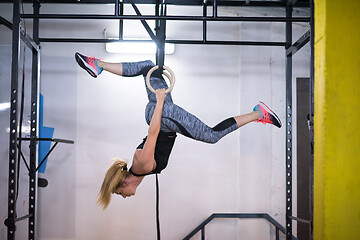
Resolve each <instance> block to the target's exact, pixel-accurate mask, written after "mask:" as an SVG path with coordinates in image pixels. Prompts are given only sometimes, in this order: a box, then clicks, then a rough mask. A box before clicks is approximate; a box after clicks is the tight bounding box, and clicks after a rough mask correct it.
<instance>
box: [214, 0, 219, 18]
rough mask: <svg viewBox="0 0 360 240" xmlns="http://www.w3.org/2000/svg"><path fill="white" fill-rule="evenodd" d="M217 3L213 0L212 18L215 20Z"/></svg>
mask: <svg viewBox="0 0 360 240" xmlns="http://www.w3.org/2000/svg"><path fill="white" fill-rule="evenodd" d="M217 16H218V15H217V1H216V0H213V18H217Z"/></svg>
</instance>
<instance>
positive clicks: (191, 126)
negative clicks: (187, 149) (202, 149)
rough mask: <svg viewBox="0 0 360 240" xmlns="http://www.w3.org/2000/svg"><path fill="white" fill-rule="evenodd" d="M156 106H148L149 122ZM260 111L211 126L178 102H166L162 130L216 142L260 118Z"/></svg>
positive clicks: (146, 111) (151, 104)
mask: <svg viewBox="0 0 360 240" xmlns="http://www.w3.org/2000/svg"><path fill="white" fill-rule="evenodd" d="M154 108H155V103H152V102H150V103H149V104H148V105H147V106H146V110H145V113H146V121H147V123H148V124H149V123H150V121H151V117H152V114H153V111H154ZM259 116H260V114H259V112H257V111H256V112H251V113H249V114H245V115H240V116H236V117H231V118H228V119H226V120H224V121H222V122H220V123H219V124H217V125H216V126H215V127H209V126H208V125H206V124H205V123H204V122H202V121H201V120H200V119H198V118H197V117H196V116H194V115H193V114H191V113H189V112H187V111H186V110H184V109H183V108H181V107H179V106H177V105H176V104H170V103H165V104H164V107H163V114H162V118H161V131H164V132H178V133H180V134H182V135H184V136H186V137H189V138H192V139H195V140H198V141H202V142H206V143H216V142H218V141H219V140H220V139H221V138H223V137H224V136H226V135H227V134H229V133H231V132H233V131H235V130H236V129H238V128H239V127H241V126H244V125H245V124H247V123H250V122H253V121H255V120H257V119H258V118H259Z"/></svg>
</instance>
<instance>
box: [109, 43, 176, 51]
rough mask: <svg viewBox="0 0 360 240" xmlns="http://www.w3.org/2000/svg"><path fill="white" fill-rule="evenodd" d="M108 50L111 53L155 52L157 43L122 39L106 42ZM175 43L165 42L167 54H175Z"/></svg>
mask: <svg viewBox="0 0 360 240" xmlns="http://www.w3.org/2000/svg"><path fill="white" fill-rule="evenodd" d="M106 51H107V52H109V53H133V54H155V53H156V44H155V43H154V42H142V41H138V42H136V41H133V42H131V41H120V42H109V43H106ZM174 52H175V45H174V44H172V43H165V54H173V53H174Z"/></svg>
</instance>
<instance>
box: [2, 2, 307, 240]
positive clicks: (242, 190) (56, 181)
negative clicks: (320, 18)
mask: <svg viewBox="0 0 360 240" xmlns="http://www.w3.org/2000/svg"><path fill="white" fill-rule="evenodd" d="M9 8H11V7H8V9H9ZM3 9H4V8H3V7H2V8H1V12H2V13H1V16H4V15H5V16H8V15H6V14H8V13H4V11H3ZM41 11H42V12H43V13H48V12H54V13H55V12H59V13H61V12H63V13H64V12H65V13H71V12H92V13H104V14H105V13H106V14H111V13H112V8H111V6H109V7H104V6H102V7H99V6H98V8H97V9H96V10H93V8H91V7H90V6H82V7H81V9H75V8H74V7H69V6H63V5H43V6H42V8H41ZM141 11H142V12H143V13H144V14H146V13H147V11H149V13H152V10H149V9H145V8H141ZM178 11H179V10H176V11H175V10H174V9H172V8H169V13H172V14H175V13H177V14H180V15H181V14H188V15H191V14H198V15H201V13H202V10H201V8H198V9H196V10H193V9H190V8H181V12H180V13H179V12H178ZM231 13H232V10H229V9H227V10H226V11H220V12H219V14H231ZM8 19H9V18H8ZM27 26H28V28H31V23H27ZM201 27H202V23H184V22H178V23H171V24H168V30H167V36H168V38H169V39H200V38H201ZM40 28H41V29H40V36H41V37H89V38H102V37H103V29H104V28H106V29H107V32H108V36H115V35H116V31H117V30H116V29H117V23H116V22H112V21H91V20H86V21H85V20H79V21H76V22H74V21H69V20H63V21H55V20H50V21H46V22H45V21H41V24H40ZM0 30H1V31H2V32H3V31H4V29H3V27H2V28H1V29H0ZM130 30H133V31H130ZM306 30H307V29H306V27H302V26H297V27H295V29H294V34H295V35H298V36H300V34H302V33H304V32H305V31H306ZM5 31H7V30H5ZM29 31H30V30H29ZM125 31H126V33H128V35H127V36H131V37H136V36H146V32H145V30H143V27H142V26H141V24H140V23H137V22H134V21H129V22H126V23H125ZM7 33H9V31H7ZM1 36H3V35H1ZM4 36H5V35H4ZM284 36H285V34H284V24H264V23H263V24H254V23H246V24H245V23H244V24H238V23H230V22H224V23H210V24H209V34H208V37H209V40H239V39H241V40H264V41H270V40H272V41H283V40H284V38H285V37H284ZM1 39H2V40H1V42H2V43H4V42H5V43H6V42H7V43H9V40H8V38H6V37H4V38H3V37H2V38H1ZM296 39H297V37H294V40H296ZM76 51H79V52H81V53H83V54H89V55H94V56H97V57H100V58H103V59H105V60H108V61H137V60H143V59H151V60H154V56H152V55H136V56H131V55H117V54H108V53H106V52H105V48H104V44H71V43H43V44H42V48H41V92H42V94H43V95H44V97H45V106H44V107H45V109H44V115H45V116H44V125H46V126H51V127H55V134H54V135H55V137H59V138H66V139H73V140H75V144H74V145H65V144H59V145H58V146H57V149H56V150H55V151H54V152H53V153H52V155H51V159H50V160H49V163H48V166H47V169H46V172H45V174H44V177H45V178H47V179H48V180H49V186H48V187H47V188H45V189H39V203H40V204H39V205H40V206H39V215H38V217H39V218H38V223H39V228H38V229H39V233H38V236H39V239H43V240H50V239H51V240H52V239H77V240H83V239H86V240H92V239H94V240H95V239H109V240H111V239H119V238H121V239H132V240H135V239H155V237H156V225H155V176H148V177H146V178H145V179H144V181H143V183H142V184H141V186H140V187H139V189H138V191H137V193H136V196H135V197H132V198H129V199H122V198H121V197H118V196H114V197H113V199H112V202H111V204H110V206H109V208H108V209H107V210H105V211H102V210H101V209H100V208H99V207H97V206H96V196H97V194H98V191H99V188H100V185H101V182H102V178H103V176H104V173H105V171H106V169H107V168H108V167H109V165H110V164H111V162H110V159H111V158H113V157H120V158H123V159H127V160H128V161H129V163H131V158H132V154H133V152H134V149H135V148H136V146H137V145H138V144H139V143H140V142H141V140H142V138H143V137H144V136H145V135H146V131H147V125H146V123H145V121H144V108H145V105H146V103H147V97H146V94H145V89H144V82H143V79H142V77H136V78H123V77H119V76H115V75H112V74H109V73H103V74H102V75H101V76H99V77H98V78H97V79H94V78H91V77H90V76H89V75H88V74H87V73H86V72H85V71H83V70H82V69H80V68H79V67H78V66H77V65H76V62H75V60H74V56H73V55H74V53H75V52H76ZM302 51H304V52H305V53H302V55H300V57H299V58H297V59H296V61H298V62H296V63H297V64H294V76H298V77H306V76H309V70H308V69H309V68H308V66H309V64H308V58H309V51H308V49H307V48H306V49H305V50H302ZM284 55H285V52H284V49H283V48H282V47H246V46H244V47H238V46H202V45H177V46H176V49H175V54H173V55H169V56H166V59H165V64H166V65H167V66H169V67H170V68H172V69H173V71H174V72H175V74H176V79H177V82H176V86H175V88H174V91H173V92H172V95H173V99H174V102H175V103H177V104H178V105H180V106H182V107H183V108H185V109H187V110H188V111H189V112H191V113H194V114H195V115H197V116H198V117H199V118H200V119H202V120H203V121H204V122H206V123H208V124H209V125H210V126H214V125H215V124H217V123H218V122H219V121H221V120H223V119H225V118H227V117H229V116H233V115H237V114H243V113H247V112H249V111H251V110H252V108H253V106H254V105H255V104H257V103H258V101H259V100H261V101H264V102H265V103H267V104H268V105H269V106H271V107H272V108H273V110H274V111H275V112H277V113H278V115H279V117H280V118H281V119H282V120H283V123H284V120H285V58H284ZM297 66H299V67H297ZM284 144H285V128H282V129H277V128H275V127H272V126H268V125H266V126H264V125H262V124H259V123H251V124H249V125H248V126H245V127H243V128H241V129H240V130H238V131H236V132H234V133H232V134H230V135H228V136H226V137H225V138H223V139H222V140H221V141H220V142H218V143H217V144H215V145H209V144H205V143H201V142H196V141H193V140H191V139H188V138H185V137H183V136H179V137H178V138H177V140H176V145H175V147H174V150H173V152H172V155H171V159H170V162H169V165H168V167H167V169H166V170H164V171H163V173H162V174H161V175H160V186H161V187H160V195H161V200H160V217H161V230H162V232H161V233H162V238H163V239H182V238H183V237H184V236H186V235H187V234H188V233H189V232H190V231H191V230H193V228H195V227H196V226H197V225H198V224H200V223H201V222H202V221H203V220H204V219H206V218H207V217H208V216H209V215H210V214H212V213H215V212H229V213H235V212H264V213H269V214H270V215H271V216H272V217H274V218H275V219H276V220H278V221H279V222H280V223H282V225H284V222H285V221H284V219H285V217H284V215H285V181H284V180H285V172H284V171H285V168H284V161H285V158H284V156H285V149H284ZM294 144H295V143H294ZM1 156H5V157H2V158H3V160H4V161H7V159H6V155H4V154H2V155H1ZM3 160H2V161H3ZM2 179H3V178H2ZM3 186H4V185H1V188H2V192H6V190H5V191H3V189H4V187H3ZM5 186H6V183H5ZM1 201H4V199H3V198H2V200H1ZM1 213H2V216H3V215H4V216H5V217H6V211H5V212H4V213H3V211H2V212H1ZM5 217H4V218H5ZM4 229H5V228H4V226H1V231H5V232H6V229H5V230H4ZM1 236H3V235H1ZM270 236H272V237H273V236H274V232H273V230H272V229H271V228H270V227H269V225H268V224H267V223H266V222H265V221H263V220H216V221H214V222H213V223H211V224H209V226H208V227H207V228H206V237H207V239H210V240H211V239H239V240H242V239H253V240H256V239H262V240H263V239H270ZM5 237H6V236H5ZM0 239H1V240H2V239H6V238H4V237H3V238H0ZM194 239H200V236H199V235H197V236H196V237H194Z"/></svg>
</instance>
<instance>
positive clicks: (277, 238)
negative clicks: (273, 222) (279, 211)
mask: <svg viewBox="0 0 360 240" xmlns="http://www.w3.org/2000/svg"><path fill="white" fill-rule="evenodd" d="M279 237H280V236H279V228H277V227H275V239H276V240H279V239H280V238H279Z"/></svg>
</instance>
